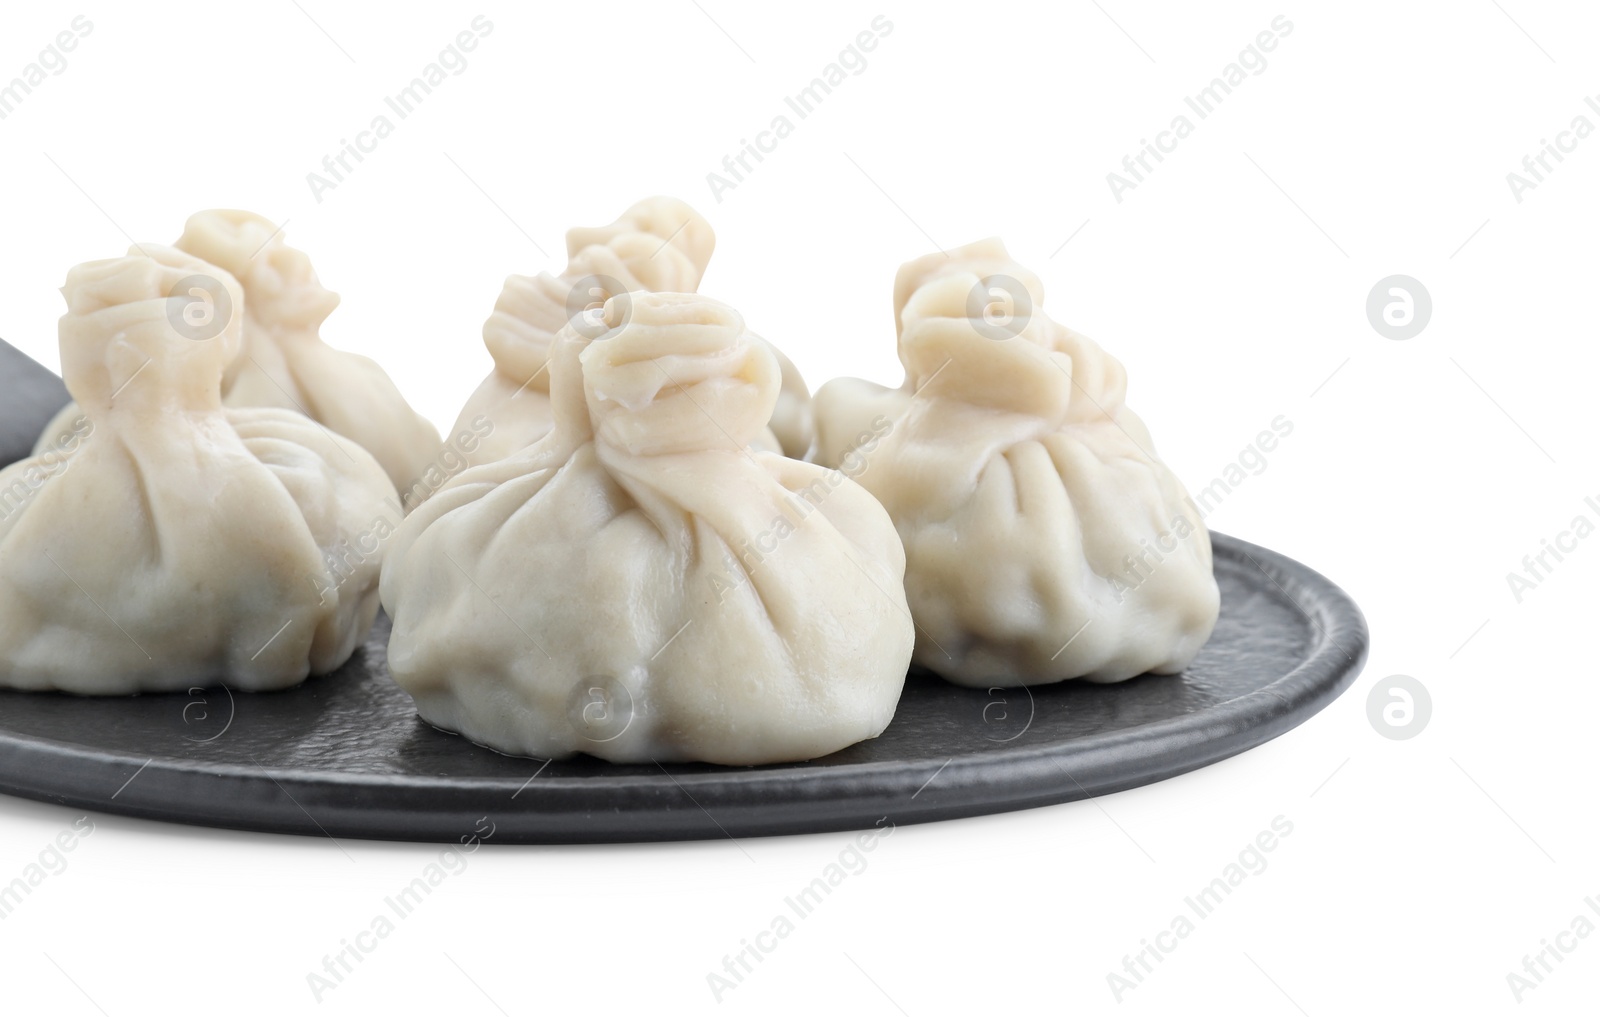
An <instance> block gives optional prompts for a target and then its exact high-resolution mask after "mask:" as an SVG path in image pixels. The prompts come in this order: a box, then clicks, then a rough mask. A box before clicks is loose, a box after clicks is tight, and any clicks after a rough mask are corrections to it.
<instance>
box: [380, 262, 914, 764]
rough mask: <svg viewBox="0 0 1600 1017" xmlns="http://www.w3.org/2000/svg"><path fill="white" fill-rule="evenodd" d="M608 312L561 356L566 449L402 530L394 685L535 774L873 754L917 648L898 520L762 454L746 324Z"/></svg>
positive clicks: (389, 593) (658, 298)
mask: <svg viewBox="0 0 1600 1017" xmlns="http://www.w3.org/2000/svg"><path fill="white" fill-rule="evenodd" d="M625 305H631V306H625ZM603 315H604V317H603V319H602V322H603V324H604V325H605V326H606V328H607V330H606V331H604V332H602V333H600V334H599V335H598V337H596V338H594V339H592V340H591V339H589V338H586V337H585V336H584V335H583V334H582V333H581V332H580V331H579V330H578V329H577V328H576V327H574V326H571V325H569V326H567V327H565V328H563V329H562V330H561V331H560V333H559V335H558V336H557V338H556V340H555V348H554V356H553V359H552V361H551V364H550V369H549V374H550V382H551V391H550V399H551V404H550V405H551V414H552V417H553V420H554V427H553V429H552V430H551V432H550V433H549V434H548V435H546V436H545V437H544V438H543V439H542V440H540V441H538V442H537V443H536V444H534V445H532V446H530V447H528V448H525V449H523V450H522V451H520V452H518V453H517V454H515V455H513V456H511V457H509V458H507V459H504V460H501V461H499V462H495V463H491V464H487V465H484V466H479V467H476V468H473V469H469V470H467V471H466V472H465V473H462V474H460V475H459V476H457V477H456V478H455V479H453V480H452V481H451V482H450V483H449V484H447V485H446V486H445V487H444V488H443V490H441V491H440V492H439V493H438V494H436V495H435V496H434V497H433V498H432V499H431V500H429V501H428V502H426V503H425V504H424V505H422V506H421V507H420V508H419V509H417V510H416V511H415V512H414V513H412V515H411V516H410V517H409V518H408V519H407V521H406V523H405V525H404V526H403V527H402V528H401V530H400V532H399V534H398V535H397V536H396V538H395V541H394V545H393V549H392V551H391V554H390V557H389V559H388V560H387V562H386V563H385V566H384V576H383V599H384V605H385V607H386V608H387V610H388V611H389V613H390V614H391V616H392V617H393V619H394V635H393V638H392V641H391V643H390V648H389V661H390V667H391V671H392V673H393V675H394V678H395V680H396V681H397V682H398V683H399V684H400V685H401V687H402V688H404V689H405V690H406V691H407V692H409V693H410V694H411V695H412V696H413V697H414V698H415V700H416V703H417V709H418V712H419V713H420V714H421V715H422V717H423V718H424V719H425V720H427V721H428V722H430V723H432V724H434V725H436V726H439V727H442V728H445V729H448V730H451V731H458V732H461V733H462V734H464V735H466V736H467V737H468V738H470V739H472V740H473V741H476V742H479V743H482V744H484V745H488V746H491V747H493V748H496V749H499V750H501V751H504V752H509V753H515V754H522V755H530V756H537V757H564V756H568V755H571V754H573V753H576V752H587V753H589V754H591V755H595V756H599V757H601V758H604V759H609V760H613V761H617V762H642V761H649V760H658V761H667V760H705V761H709V762H715V763H726V764H753V763H766V762H775V761H779V760H794V759H806V758H812V757H816V756H822V755H826V754H828V753H830V752H833V751H836V750H838V749H841V748H844V747H845V746H847V745H850V744H852V743H854V742H857V741H860V740H862V739H866V738H872V737H874V736H876V735H877V734H878V733H880V732H881V731H882V730H883V729H884V727H885V726H886V725H887V724H888V723H889V720H890V718H891V716H892V715H893V713H894V709H895V705H896V703H897V701H898V699H899V694H900V690H901V686H902V683H903V681H904V678H905V674H906V667H907V665H908V662H909V660H910V655H911V647H912V641H913V633H912V626H911V618H910V615H909V613H908V612H907V610H906V604H905V597H904V590H903V586H902V578H903V568H904V555H903V552H902V550H901V548H900V542H899V539H898V538H897V537H896V535H895V532H894V526H893V524H892V523H891V522H890V520H889V517H888V516H887V515H886V514H885V512H884V510H883V508H882V507H881V506H880V505H879V504H878V503H877V502H876V501H874V500H873V499H872V497H871V496H870V495H868V494H867V493H866V492H865V491H863V490H862V489H861V488H860V487H859V486H857V485H856V484H855V483H854V482H852V481H851V480H850V479H849V478H848V477H846V476H845V475H844V474H843V473H841V472H839V471H831V470H826V469H824V468H822V467H819V466H816V465H814V464H810V463H805V462H799V461H796V460H793V459H788V458H784V457H781V456H778V455H773V454H770V453H765V452H759V451H753V450H751V449H749V448H748V445H749V443H750V441H751V439H752V438H754V437H756V435H758V434H759V432H760V431H761V428H762V426H763V424H764V422H765V421H766V420H768V419H769V418H770V417H771V415H772V411H773V407H774V405H775V403H776V401H777V398H778V390H779V386H780V381H779V374H780V372H779V368H778V365H777V362H776V360H775V359H774V357H773V355H772V353H771V351H770V350H769V349H768V347H766V346H765V345H764V344H762V343H760V342H757V341H755V340H754V339H753V338H752V337H751V336H750V335H749V334H748V333H747V332H746V331H745V329H744V323H743V320H742V319H741V318H740V317H739V315H738V314H737V313H736V312H734V311H733V310H732V309H731V308H728V307H726V306H724V305H722V304H719V303H717V302H715V301H713V300H710V299H707V298H704V297H697V296H692V295H684V294H649V293H634V294H632V295H631V298H629V297H613V298H611V299H610V300H608V301H607V302H606V304H605V307H604V311H603Z"/></svg>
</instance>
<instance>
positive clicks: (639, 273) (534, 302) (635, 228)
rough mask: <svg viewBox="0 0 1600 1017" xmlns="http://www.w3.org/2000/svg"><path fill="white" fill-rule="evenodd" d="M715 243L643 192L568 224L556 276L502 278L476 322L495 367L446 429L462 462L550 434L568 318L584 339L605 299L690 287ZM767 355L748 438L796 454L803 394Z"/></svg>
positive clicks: (703, 229)
mask: <svg viewBox="0 0 1600 1017" xmlns="http://www.w3.org/2000/svg"><path fill="white" fill-rule="evenodd" d="M715 245H716V236H715V234H714V233H713V232H712V229H711V224H710V223H708V222H707V221H706V220H705V219H704V218H703V217H702V216H701V215H700V213H698V212H696V211H695V210H694V209H693V208H691V207H690V206H689V205H688V204H686V203H685V202H682V201H679V200H678V199H676V198H667V197H653V198H645V199H644V200H642V201H639V202H637V203H635V204H634V205H633V206H632V207H631V208H629V209H628V210H627V211H626V212H624V213H622V215H621V216H620V217H619V218H618V219H617V221H616V222H614V223H612V224H610V225H608V226H595V227H576V228H574V229H571V230H569V231H568V232H567V257H568V263H567V268H566V270H565V271H563V272H562V273H561V274H560V275H550V274H549V273H540V274H539V275H537V276H522V275H513V276H510V277H508V278H507V279H506V282H505V287H504V288H503V289H502V290H501V292H500V298H499V300H498V301H497V302H496V303H495V308H494V313H493V314H491V315H490V316H489V320H488V321H487V322H485V323H484V326H483V341H484V345H485V346H487V347H488V349H489V353H490V355H491V356H492V357H493V358H494V363H495V367H494V370H493V371H492V372H491V373H490V374H489V376H488V377H487V378H485V379H484V381H483V383H482V384H481V385H480V386H478V389H477V391H475V392H474V393H473V394H472V396H471V397H470V398H469V399H468V400H467V403H466V405H465V406H464V407H463V408H462V410H461V414H460V418H459V419H458V420H457V422H456V426H455V429H454V430H453V431H452V432H451V433H452V436H456V435H468V436H475V437H473V438H472V440H471V444H472V445H473V448H472V450H471V451H470V452H466V454H465V459H466V461H467V462H469V463H471V464H472V465H479V464H482V463H490V462H494V461H496V460H498V459H504V458H505V457H507V456H509V455H512V454H513V453H516V452H519V451H521V450H522V449H524V448H527V447H528V446H529V445H531V444H533V443H534V442H536V441H538V440H539V439H540V438H542V437H544V436H545V434H546V433H548V432H549V430H550V427H551V424H552V414H551V409H550V374H549V371H548V370H547V365H548V363H549V360H550V354H551V350H552V348H553V343H554V340H555V335H556V333H557V332H559V331H560V330H561V329H562V328H563V327H564V326H565V325H566V324H567V323H568V321H571V320H574V319H576V320H577V327H578V330H579V331H580V332H581V333H583V334H585V335H587V336H589V337H593V336H596V335H598V334H599V333H600V332H601V331H603V325H602V323H601V322H600V321H599V314H600V310H601V308H602V307H603V306H604V305H605V303H606V301H607V300H609V299H610V298H612V297H614V296H618V295H619V294H625V293H637V292H654V293H693V292H694V291H695V290H696V289H698V288H699V286H700V280H701V278H702V277H703V276H704V275H705V270H706V266H707V264H709V263H710V261H711V252H712V249H713V248H714V247H715ZM624 306H625V305H624ZM773 353H774V354H776V355H777V356H778V358H779V365H780V366H781V367H782V369H783V384H782V389H781V393H780V395H779V398H778V404H777V406H776V408H775V409H774V413H773V419H772V420H771V421H770V422H769V427H768V428H767V429H765V430H763V431H761V432H759V433H758V434H757V436H756V438H755V439H754V444H755V446H756V447H758V448H762V449H765V450H767V451H773V452H783V453H784V454H786V455H789V456H791V457H794V458H803V457H804V456H805V455H806V453H807V452H808V451H809V450H810V448H811V444H812V440H813V438H814V436H815V429H814V425H813V423H812V419H811V407H810V403H811V394H810V390H809V389H808V388H807V387H806V384H805V380H804V379H803V378H801V376H800V372H799V371H798V370H797V369H796V368H795V366H794V364H793V363H791V362H790V361H789V359H788V358H787V357H784V356H783V355H782V354H781V353H778V351H777V350H776V348H774V349H773ZM484 431H488V433H487V435H484V434H483V432H484ZM431 493H432V492H431V491H430V490H427V489H426V486H424V488H423V489H421V490H419V491H417V492H415V493H413V494H410V495H408V499H407V500H408V502H415V501H420V500H423V499H425V498H426V496H427V495H429V494H431Z"/></svg>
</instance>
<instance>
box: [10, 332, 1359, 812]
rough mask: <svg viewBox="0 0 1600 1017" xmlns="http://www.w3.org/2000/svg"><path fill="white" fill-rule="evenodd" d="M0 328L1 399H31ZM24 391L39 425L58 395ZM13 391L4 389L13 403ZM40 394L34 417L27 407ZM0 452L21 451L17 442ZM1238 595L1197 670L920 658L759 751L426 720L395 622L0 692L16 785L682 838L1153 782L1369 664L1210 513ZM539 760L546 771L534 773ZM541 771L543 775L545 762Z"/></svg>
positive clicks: (1299, 585) (1292, 717) (15, 419)
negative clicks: (263, 676)
mask: <svg viewBox="0 0 1600 1017" xmlns="http://www.w3.org/2000/svg"><path fill="white" fill-rule="evenodd" d="M12 357H14V354H12V353H11V351H9V350H8V349H7V348H6V347H5V346H4V344H3V343H0V370H4V374H0V407H6V406H21V405H23V401H22V399H21V397H20V396H19V394H18V393H17V392H16V384H15V383H14V381H13V379H20V380H21V381H22V382H23V387H29V386H32V385H35V384H39V385H41V386H45V387H48V379H46V380H45V381H42V382H41V381H39V380H38V379H34V378H30V377H29V376H28V375H27V374H26V373H17V371H15V370H13V368H12V359H11V358H12ZM49 391H50V392H53V393H54V395H53V396H50V397H48V398H46V397H39V398H34V397H31V396H30V397H28V398H30V399H33V402H32V403H29V404H28V405H31V406H32V407H33V408H32V409H31V410H29V411H28V412H27V413H22V412H19V413H17V414H13V415H8V416H3V417H0V420H3V421H5V422H8V423H11V424H12V425H13V426H23V425H24V424H27V423H28V422H29V421H32V423H31V425H30V426H31V427H32V432H30V433H29V434H27V435H23V436H18V435H6V434H3V433H0V448H17V447H22V446H26V445H28V444H31V442H32V433H33V432H36V431H37V430H38V428H39V427H41V426H42V425H43V423H44V420H45V418H47V417H48V416H49V415H50V413H51V412H52V411H53V410H54V409H55V408H56V406H55V405H49V404H50V403H51V401H52V399H53V400H54V401H55V402H56V403H57V404H59V402H60V401H62V399H63V398H64V395H63V394H62V393H61V392H60V391H59V389H58V388H55V389H49ZM0 412H5V411H0ZM29 413H31V416H29V415H28V414H29ZM0 461H3V460H0ZM1213 544H1214V547H1215V548H1216V552H1217V580H1218V583H1219V584H1220V585H1221V587H1222V617H1221V620H1220V621H1219V622H1218V625H1217V629H1216V632H1215V634H1214V635H1213V636H1212V638H1211V641H1210V642H1209V643H1208V644H1207V645H1206V647H1205V649H1204V650H1203V651H1202V652H1201V654H1200V656H1199V657H1198V658H1197V659H1196V660H1195V662H1194V664H1193V665H1192V666H1191V667H1190V668H1189V670H1188V671H1187V672H1186V673H1184V674H1182V675H1178V676H1173V677H1154V676H1145V677H1141V678H1136V679H1134V680H1132V681H1130V682H1124V683H1122V684H1120V685H1089V684H1086V683H1081V682H1065V683H1061V684H1058V685H1054V686H1047V687H1041V688H1035V689H1032V690H1023V689H1009V690H1003V691H993V692H988V693H985V692H983V691H981V690H973V689H963V688H958V687H956V686H953V685H950V684H948V683H946V682H944V681H941V680H940V679H938V678H937V677H935V676H933V675H929V674H923V673H913V674H912V675H911V677H910V680H909V681H908V682H907V685H906V691H905V695H904V696H903V697H902V700H901V703H900V708H899V711H898V712H897V714H896V716H895V719H894V722H893V723H892V724H891V725H890V726H889V729H888V730H887V731H885V732H884V734H883V735H882V736H881V737H879V738H877V739H875V740H873V741H870V742H864V743H862V744H860V745H855V746H852V747H850V748H849V749H846V750H844V751H843V752H839V753H836V754H834V755H832V756H829V757H827V758H825V759H820V760H815V761H812V762H808V763H799V764H790V765H781V766H764V767H749V768H735V767H719V766H710V765H670V766H667V767H660V766H652V765H645V766H618V765H614V764H610V763H603V762H600V761H598V760H593V759H590V758H588V757H579V758H577V759H574V760H568V761H565V762H554V763H549V764H544V763H543V761H540V760H527V759H515V758H511V757H507V756H501V755H497V754H495V753H493V752H490V751H488V750H486V749H482V748H478V747H477V746H474V745H472V744H470V743H468V742H466V741H465V740H463V739H461V738H458V737H455V736H453V735H448V734H444V733H442V732H439V731H436V730H434V729H433V728H431V727H429V726H427V725H426V724H424V723H422V722H421V721H420V720H419V719H418V718H417V716H416V713H415V711H414V710H413V709H412V704H411V700H410V698H409V697H408V696H407V695H406V694H405V693H404V692H402V691H401V690H400V689H399V688H398V687H397V686H395V685H394V683H393V682H392V681H390V680H389V678H388V675H387V673H386V669H385V645H386V643H387V637H388V625H387V621H386V620H384V619H381V618H380V620H379V624H378V627H377V628H376V629H374V631H373V633H372V635H371V637H370V638H369V639H368V641H367V644H366V647H365V649H363V650H361V651H359V652H358V653H357V654H356V656H355V657H354V658H353V659H352V660H351V661H350V663H349V664H347V665H346V666H345V667H344V668H343V669H342V670H341V671H340V672H338V673H336V674H333V675H328V676H326V677H322V678H314V679H312V680H311V681H309V682H307V683H306V684H304V685H302V686H301V687H299V688H297V689H292V690H290V691H287V692H276V693H264V694H248V693H232V694H230V693H228V692H226V691H224V690H219V689H211V690H207V691H205V692H202V693H194V694H191V695H159V696H138V697H133V698H121V699H80V698H74V697H69V696H63V695H58V694H40V693H19V692H0V792H4V793H8V794H14V795H21V796H23V797H28V798H36V799H40V800H43V801H52V802H58V803H62V804H66V805H70V806H72V807H73V808H79V809H98V810H101V811H105V812H116V813H122V814H126V815H132V816H142V817H146V818H152V819H163V820H171V821H175V822H185V823H195V824H200V825H206V826H221V827H235V828H240V829H250V830H267V831H273V832H279V833H294V834H306V835H311V836H323V835H331V836H334V837H371V838H384V839H394V840H431V841H450V842H454V841H456V840H458V839H459V838H460V837H462V836H464V835H466V834H469V833H470V832H471V831H472V830H473V828H474V825H475V823H476V822H477V820H478V819H479V818H480V817H485V816H487V817H489V818H490V819H491V820H492V821H493V822H494V823H495V826H496V832H495V841H496V842H497V843H505V842H519V843H563V842H601V841H645V840H678V839H699V838H718V837H730V836H731V837H746V836H760V835H768V834H784V833H806V832H816V831H823V830H842V829H853V828H857V827H863V828H864V827H870V826H872V825H874V824H875V823H876V822H878V821H879V820H880V818H883V817H887V818H888V819H889V820H891V821H892V822H894V823H896V824H903V823H913V822H922V821H928V820H936V819H949V818H955V817H960V816H971V815H979V814H983V813H991V812H1002V811H1007V810H1012V809H1020V808H1028V807H1032V806H1038V805H1048V804H1052V803H1056V802H1065V801H1072V800H1075V799H1081V798H1086V797H1089V796H1092V795H1099V794H1107V793H1110V792H1113V791H1119V790H1123V789H1125V788H1130V787H1136V786H1138V785H1141V784H1147V783H1150V782H1152V781H1156V780H1160V779H1163V778H1165V777H1170V776H1173V775H1174V774H1178V773H1183V772H1185V771H1188V770H1192V769H1195V768H1197V767H1200V766H1204V765H1206V764H1208V763H1212V762H1215V761H1217V760H1219V759H1223V758H1226V757H1228V756H1231V755H1234V754H1235V753H1238V752H1241V751H1243V750H1244V749H1247V748H1250V747H1252V746H1255V745H1259V744H1261V743H1262V742H1265V741H1267V740H1269V739H1271V738H1274V737H1277V736H1278V735H1280V734H1282V733H1283V732H1285V731H1287V730H1289V729H1290V728H1293V727H1294V726H1296V725H1298V724H1300V723H1301V722H1303V721H1304V720H1305V719H1306V718H1308V717H1310V716H1311V715H1312V714H1314V713H1316V712H1317V711H1318V710H1320V709H1321V708H1322V707H1323V706H1325V705H1327V704H1328V703H1329V702H1331V701H1332V700H1333V699H1334V698H1335V697H1336V696H1338V694H1339V693H1340V692H1341V691H1343V690H1344V689H1345V688H1346V687H1347V686H1348V685H1349V684H1350V683H1351V682H1352V681H1353V680H1354V679H1355V676H1356V674H1357V673H1358V672H1359V670H1360V666H1361V663H1362V662H1363V660H1364V658H1365V655H1366V650H1367V631H1366V625H1365V623H1364V622H1363V620H1362V618H1361V614H1360V612H1359V611H1358V610H1357V608H1356V606H1355V604H1354V603H1352V602H1351V601H1350V599H1349V598H1348V597H1347V596H1345V594H1344V593H1343V592H1342V591H1340V590H1339V589H1338V588H1337V587H1335V586H1333V585H1332V584H1331V583H1329V582H1328V581H1327V580H1326V579H1324V578H1322V577H1321V576H1319V575H1317V574H1316V573H1315V572H1312V571H1311V570H1310V569H1308V568H1306V567H1305V566H1303V565H1300V564H1299V563H1297V562H1294V561H1292V560H1290V559H1288V558H1284V557H1283V556H1281V555H1278V554H1275V553H1274V552H1271V551H1268V550H1265V549H1263V548H1258V547H1255V546H1253V545H1250V544H1246V543H1244V542H1243V541H1239V540H1235V539H1233V538H1230V537H1225V536H1221V535H1214V541H1213ZM535 774H537V776H535ZM530 778H531V779H530Z"/></svg>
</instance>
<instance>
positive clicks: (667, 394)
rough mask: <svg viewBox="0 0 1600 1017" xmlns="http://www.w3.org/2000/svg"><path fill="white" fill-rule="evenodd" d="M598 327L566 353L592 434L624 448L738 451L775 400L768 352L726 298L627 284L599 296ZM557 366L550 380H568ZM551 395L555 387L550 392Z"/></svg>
mask: <svg viewBox="0 0 1600 1017" xmlns="http://www.w3.org/2000/svg"><path fill="white" fill-rule="evenodd" d="M601 322H602V323H603V324H604V326H605V327H606V329H607V331H605V332H603V333H602V334H600V335H599V336H597V337H596V338H595V339H593V340H592V341H589V342H587V343H584V342H583V340H582V338H581V335H580V333H579V330H578V328H577V327H576V323H574V325H569V326H568V328H567V329H566V330H565V331H564V332H563V338H564V340H565V341H567V342H569V343H578V344H582V349H581V352H579V353H578V354H577V356H576V358H575V359H576V361H577V366H579V367H580V369H581V379H582V380H581V385H582V387H583V392H584V396H585V401H586V403H587V407H588V415H589V421H590V424H591V426H592V427H593V430H594V433H595V435H596V436H597V437H598V438H599V439H600V440H602V441H603V442H605V443H606V444H608V445H610V446H612V447H614V448H617V449H620V450H622V451H625V452H628V453H630V454H633V455H667V454H674V453H680V452H698V451H706V450H727V451H730V452H738V453H740V454H743V452H744V449H745V447H746V446H747V445H749V443H750V442H751V441H752V440H753V439H754V438H755V437H756V436H757V435H759V434H760V433H761V430H762V428H763V427H765V426H766V422H767V420H768V418H770V417H771V416H772V409H773V406H774V405H775V404H776V403H777V400H778V390H779V387H780V384H781V376H780V373H779V369H778V362H777V360H776V358H774V357H773V355H772V352H771V350H770V349H769V348H768V347H767V345H766V344H765V343H762V342H760V341H758V340H757V339H756V337H755V336H753V335H752V334H751V333H749V332H748V331H746V329H745V325H744V319H743V318H742V317H740V315H739V313H738V312H737V311H735V310H734V309H733V308H731V307H728V306H727V305H726V304H722V303H719V302H717V301H715V300H712V299H710V298H708V297H702V296H698V295H695V294H691V293H642V292H641V293H629V294H622V295H619V296H615V297H612V298H611V299H610V300H608V301H607V302H606V305H605V310H604V312H603V317H602V319H601ZM572 373H574V372H571V371H569V370H566V369H562V370H561V371H560V376H558V377H557V378H556V379H555V381H554V384H555V385H557V386H562V387H564V386H566V385H568V384H572V383H574V380H575V379H572V378H571V377H569V375H570V374H572ZM557 399H558V401H564V400H561V394H560V393H557Z"/></svg>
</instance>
